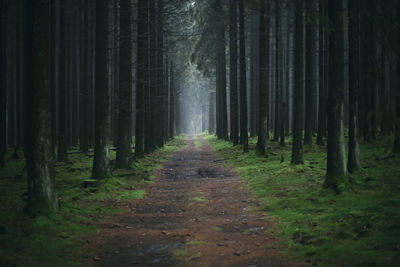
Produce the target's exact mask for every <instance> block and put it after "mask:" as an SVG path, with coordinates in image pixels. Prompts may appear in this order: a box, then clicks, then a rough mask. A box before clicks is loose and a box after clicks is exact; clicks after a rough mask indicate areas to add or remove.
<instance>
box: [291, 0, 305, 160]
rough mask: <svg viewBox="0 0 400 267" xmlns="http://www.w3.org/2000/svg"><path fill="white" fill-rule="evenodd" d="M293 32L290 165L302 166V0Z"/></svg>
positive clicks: (298, 1) (297, 6)
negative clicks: (293, 58) (293, 62)
mask: <svg viewBox="0 0 400 267" xmlns="http://www.w3.org/2000/svg"><path fill="white" fill-rule="evenodd" d="M295 10H296V15H295V16H296V19H295V20H296V21H295V24H296V26H295V27H296V32H295V82H294V95H293V98H294V99H293V101H294V102H293V146H292V164H303V143H302V138H303V137H302V136H303V92H304V85H303V71H304V70H303V61H304V56H303V50H304V45H303V40H304V36H303V25H304V18H303V10H304V4H303V0H296V7H295Z"/></svg>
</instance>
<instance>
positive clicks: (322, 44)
mask: <svg viewBox="0 0 400 267" xmlns="http://www.w3.org/2000/svg"><path fill="white" fill-rule="evenodd" d="M324 16H326V0H320V1H319V17H320V20H319V81H318V87H319V89H318V90H319V99H318V102H319V108H318V133H317V144H318V145H320V146H322V145H323V144H324V137H325V136H326V93H327V87H326V80H327V79H328V73H327V70H328V67H327V65H328V57H327V48H328V43H327V41H326V39H327V35H328V34H327V31H326V25H325V24H324V20H323V19H322V18H323V17H324Z"/></svg>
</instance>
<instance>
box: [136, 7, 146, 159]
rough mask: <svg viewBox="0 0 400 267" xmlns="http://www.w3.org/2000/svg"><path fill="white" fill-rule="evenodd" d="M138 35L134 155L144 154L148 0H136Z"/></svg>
mask: <svg viewBox="0 0 400 267" xmlns="http://www.w3.org/2000/svg"><path fill="white" fill-rule="evenodd" d="M137 9H138V15H137V19H138V26H137V27H138V35H137V46H138V49H137V69H136V71H137V77H136V78H137V87H136V134H135V155H136V156H137V157H141V156H143V154H144V133H145V132H144V121H145V113H144V112H145V92H147V90H148V84H147V80H146V77H147V75H146V71H147V70H146V68H147V58H148V55H147V53H148V48H147V46H148V32H147V25H148V23H147V21H148V1H147V0H138V8H137Z"/></svg>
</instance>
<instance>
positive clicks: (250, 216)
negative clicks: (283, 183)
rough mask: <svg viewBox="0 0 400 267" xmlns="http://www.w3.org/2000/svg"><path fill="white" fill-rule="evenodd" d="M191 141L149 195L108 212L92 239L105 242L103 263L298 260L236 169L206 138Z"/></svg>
mask: <svg viewBox="0 0 400 267" xmlns="http://www.w3.org/2000/svg"><path fill="white" fill-rule="evenodd" d="M194 139H198V140H199V142H200V143H201V146H200V147H196V146H195V143H194ZM187 143H188V146H187V147H185V148H184V149H182V150H180V151H178V152H176V153H174V154H173V155H172V156H171V158H170V159H169V161H168V162H166V163H165V164H164V168H163V169H162V170H161V171H160V172H159V175H158V178H157V179H156V181H155V184H154V185H153V186H151V187H150V188H149V189H148V190H147V194H146V198H145V199H143V200H135V201H132V202H131V203H129V205H128V206H127V207H126V209H127V212H125V213H120V214H117V215H115V214H114V215H111V216H109V218H107V219H108V220H109V223H108V224H107V225H106V226H105V227H103V228H102V229H101V230H100V231H99V233H98V234H97V235H96V236H95V237H93V239H92V240H90V242H91V243H92V244H101V243H103V245H101V250H102V251H103V252H102V253H101V254H100V255H98V256H97V257H96V260H97V261H98V263H97V264H98V266H219V267H222V266H299V265H300V264H296V263H294V262H293V261H291V260H290V259H289V258H288V257H287V256H285V255H283V253H282V248H280V247H279V245H278V244H277V243H278V242H277V240H276V238H275V237H274V235H273V229H274V227H273V226H272V225H271V223H270V222H268V220H266V219H265V218H264V217H263V215H262V214H260V213H259V212H255V211H254V210H255V208H256V207H257V203H256V202H255V201H254V200H252V199H251V198H250V197H249V196H248V195H247V194H246V193H245V192H244V191H243V190H242V187H243V184H242V183H241V181H240V179H239V178H238V176H237V174H235V173H234V172H233V171H232V170H231V169H229V168H227V166H225V165H224V164H223V161H222V160H221V158H219V157H218V155H217V154H216V153H215V152H214V151H213V150H212V148H211V147H210V146H209V145H208V144H207V142H206V141H205V140H204V139H203V138H202V137H201V136H195V137H188V138H187ZM103 241H104V242H103Z"/></svg>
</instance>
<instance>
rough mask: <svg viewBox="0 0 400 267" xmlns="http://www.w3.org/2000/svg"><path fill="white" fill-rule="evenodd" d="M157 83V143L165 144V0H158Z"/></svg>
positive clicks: (159, 145)
mask: <svg viewBox="0 0 400 267" xmlns="http://www.w3.org/2000/svg"><path fill="white" fill-rule="evenodd" d="M156 16H157V25H156V27H157V50H156V51H157V83H156V86H157V87H156V90H157V94H156V112H157V114H156V117H157V126H156V133H157V134H156V140H155V141H156V145H157V146H158V147H162V146H163V145H164V123H165V121H164V119H163V113H164V111H163V96H164V90H165V88H164V28H163V26H164V0H157V14H156Z"/></svg>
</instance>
